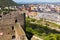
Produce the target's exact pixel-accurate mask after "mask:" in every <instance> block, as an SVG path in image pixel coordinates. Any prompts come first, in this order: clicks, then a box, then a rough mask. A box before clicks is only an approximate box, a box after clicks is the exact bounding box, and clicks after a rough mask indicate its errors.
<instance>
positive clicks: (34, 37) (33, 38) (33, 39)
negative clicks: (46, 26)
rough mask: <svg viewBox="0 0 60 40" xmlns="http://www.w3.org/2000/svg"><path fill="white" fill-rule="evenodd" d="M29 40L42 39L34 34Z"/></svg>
mask: <svg viewBox="0 0 60 40" xmlns="http://www.w3.org/2000/svg"><path fill="white" fill-rule="evenodd" d="M31 40H43V39H41V38H39V37H36V36H33V37H32V39H31Z"/></svg>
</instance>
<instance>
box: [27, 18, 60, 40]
mask: <svg viewBox="0 0 60 40" xmlns="http://www.w3.org/2000/svg"><path fill="white" fill-rule="evenodd" d="M32 20H33V21H32ZM31 22H32V23H31ZM42 23H44V24H42ZM45 23H47V24H45ZM49 24H50V25H52V24H53V25H54V26H55V25H56V26H57V27H58V26H59V25H57V24H55V23H51V22H48V21H45V20H44V21H43V20H36V19H32V18H26V31H27V32H30V33H32V34H34V35H36V36H38V37H40V38H43V39H44V40H46V39H47V40H49V36H50V35H52V36H53V38H54V39H53V40H56V38H57V37H55V35H56V36H57V34H60V32H58V31H56V30H52V29H50V28H49V27H48V26H49ZM44 25H45V26H44ZM54 26H53V27H54ZM53 34H54V35H53ZM59 38H60V37H59ZM59 38H58V39H59ZM51 40H52V39H51Z"/></svg>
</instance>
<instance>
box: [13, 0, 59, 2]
mask: <svg viewBox="0 0 60 40" xmlns="http://www.w3.org/2000/svg"><path fill="white" fill-rule="evenodd" d="M13 1H15V2H39V1H40V2H60V0H13Z"/></svg>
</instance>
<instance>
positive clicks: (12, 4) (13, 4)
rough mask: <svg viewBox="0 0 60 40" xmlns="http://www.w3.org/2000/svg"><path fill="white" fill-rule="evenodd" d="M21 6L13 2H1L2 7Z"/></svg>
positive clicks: (0, 0)
mask: <svg viewBox="0 0 60 40" xmlns="http://www.w3.org/2000/svg"><path fill="white" fill-rule="evenodd" d="M18 5H19V4H17V3H15V2H14V1H12V0H0V6H18Z"/></svg>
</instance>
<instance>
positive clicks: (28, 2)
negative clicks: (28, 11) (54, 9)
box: [18, 2, 60, 4]
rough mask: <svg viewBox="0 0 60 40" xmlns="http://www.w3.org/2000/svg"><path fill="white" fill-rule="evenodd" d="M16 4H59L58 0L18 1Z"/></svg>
mask: <svg viewBox="0 0 60 40" xmlns="http://www.w3.org/2000/svg"><path fill="white" fill-rule="evenodd" d="M18 4H60V2H19V3H18Z"/></svg>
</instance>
